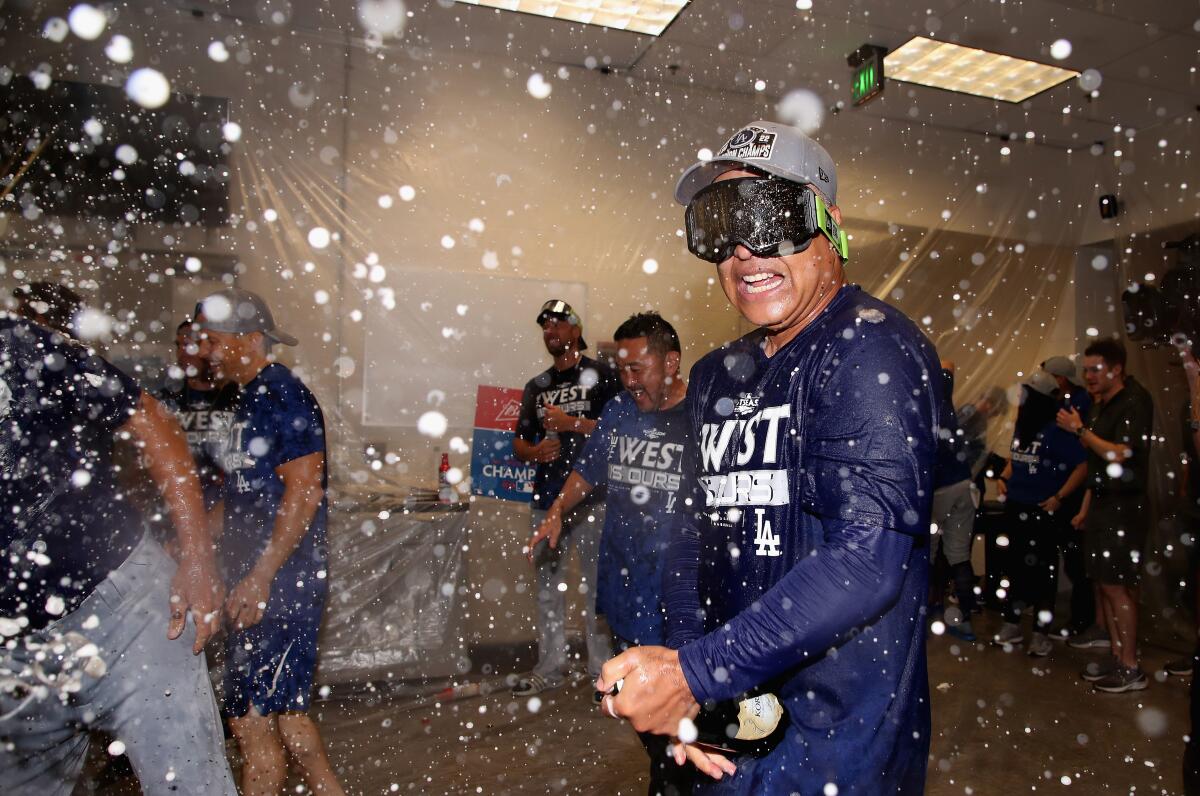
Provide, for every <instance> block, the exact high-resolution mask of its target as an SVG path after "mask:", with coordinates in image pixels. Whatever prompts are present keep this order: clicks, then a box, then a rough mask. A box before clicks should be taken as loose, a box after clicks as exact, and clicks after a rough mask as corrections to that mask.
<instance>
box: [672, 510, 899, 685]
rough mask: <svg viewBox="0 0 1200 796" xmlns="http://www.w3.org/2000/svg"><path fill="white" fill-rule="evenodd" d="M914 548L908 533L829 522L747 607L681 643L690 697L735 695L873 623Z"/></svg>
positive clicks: (892, 596) (889, 601)
mask: <svg viewBox="0 0 1200 796" xmlns="http://www.w3.org/2000/svg"><path fill="white" fill-rule="evenodd" d="M912 546H913V539H912V537H911V536H908V535H905V534H900V533H895V532H893V531H889V530H884V529H882V528H878V527H867V526H863V525H858V524H854V523H849V522H843V521H839V520H830V521H828V522H826V523H825V542H824V543H823V544H822V545H821V546H820V547H819V548H818V549H817V550H816V551H815V553H814V554H813V555H809V556H806V557H805V558H804V559H803V560H802V561H801V562H800V563H798V564H797V565H796V566H794V567H792V569H791V570H790V571H789V572H788V573H787V574H786V575H784V576H783V578H782V579H781V580H780V581H779V582H777V583H776V584H775V585H774V586H772V587H771V588H770V589H768V590H767V591H766V592H765V593H764V594H763V596H762V598H761V599H759V600H758V601H757V602H756V603H755V604H754V605H752V606H751V607H750V609H749V610H746V611H742V612H741V613H740V614H738V615H737V616H735V617H734V618H733V619H732V620H731V621H730V622H728V623H727V624H726V625H724V626H723V627H721V628H719V629H718V630H715V631H714V632H712V633H710V634H708V635H706V636H703V637H701V638H699V639H697V640H695V641H692V642H690V643H688V644H686V645H684V646H683V647H682V648H680V650H679V662H680V664H681V665H682V667H683V673H684V676H685V678H686V679H687V682H688V686H690V687H691V689H692V695H693V696H695V698H696V699H697V701H701V702H703V701H705V700H716V701H723V700H728V699H732V698H734V697H736V696H738V695H739V694H744V693H745V692H746V691H749V690H750V689H752V688H754V687H756V686H758V685H759V684H760V683H763V682H765V681H767V680H769V679H770V678H772V677H774V676H775V675H778V674H780V673H781V672H784V671H786V670H788V669H791V668H793V667H795V666H797V665H798V664H800V663H802V662H803V661H805V660H808V659H815V658H819V657H820V656H822V655H824V654H825V653H826V652H827V651H828V650H829V649H830V648H831V647H833V646H836V645H837V644H838V643H840V642H841V641H843V640H844V639H845V638H846V636H847V635H848V634H849V633H850V632H852V631H853V630H855V629H856V628H860V627H863V626H865V625H869V624H870V623H871V622H873V621H874V620H875V619H877V618H878V617H879V616H881V615H882V614H883V613H884V612H886V611H887V610H888V609H889V608H890V607H891V606H892V605H893V604H894V603H895V602H896V600H897V599H898V597H899V594H900V588H901V586H902V584H903V581H904V576H905V571H906V565H907V562H908V558H909V553H910V551H911V550H912ZM669 610H670V608H669V606H668V611H669Z"/></svg>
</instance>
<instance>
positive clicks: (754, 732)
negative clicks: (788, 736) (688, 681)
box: [694, 693, 788, 757]
mask: <svg viewBox="0 0 1200 796" xmlns="http://www.w3.org/2000/svg"><path fill="white" fill-rule="evenodd" d="M694 723H695V725H696V743H698V744H703V745H705V746H709V747H712V748H714V749H716V750H718V751H721V752H725V753H727V754H731V755H751V756H754V757H761V756H763V755H765V754H767V753H768V752H770V751H771V750H772V749H774V748H775V746H776V745H777V744H778V743H779V741H780V740H781V739H782V738H783V734H784V731H785V730H786V729H787V724H788V720H787V711H786V710H784V708H783V705H782V704H781V703H780V702H779V698H778V697H776V696H775V695H774V694H766V693H765V694H756V695H754V696H749V697H746V698H745V699H742V700H741V701H739V702H734V701H733V700H729V701H727V702H716V703H712V702H706V703H705V704H704V705H702V706H701V708H700V714H699V715H698V716H696V719H695V722H694Z"/></svg>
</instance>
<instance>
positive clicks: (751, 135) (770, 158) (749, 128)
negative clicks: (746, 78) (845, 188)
mask: <svg viewBox="0 0 1200 796" xmlns="http://www.w3.org/2000/svg"><path fill="white" fill-rule="evenodd" d="M738 166H749V167H750V168H754V169H758V170H760V171H765V172H767V173H768V174H774V175H775V176H776V177H782V178H784V179H785V180H791V181H792V182H801V183H805V184H806V185H813V186H815V187H816V188H817V190H818V191H820V192H821V195H822V196H824V197H825V199H826V200H828V201H829V204H831V205H832V204H837V169H836V168H834V165H833V158H831V157H829V153H828V152H826V151H825V147H823V146H821V145H820V144H818V143H817V142H816V141H814V140H812V139H811V138H809V137H808V136H806V135H805V134H804V133H802V132H800V131H799V130H797V129H796V128H795V127H790V126H788V125H786V124H776V123H775V122H751V123H750V124H748V125H746V126H745V127H743V128H742V129H741V130H738V131H737V132H736V133H734V134H733V136H732V137H731V138H730V139H729V140H728V141H726V142H725V146H723V147H721V149H720V150H719V151H718V152H717V154H716V155H714V156H713V158H712V160H702V161H700V162H699V163H696V164H695V165H693V166H692V167H691V168H689V169H688V170H687V171H685V172H684V173H683V176H682V177H680V178H679V182H678V183H677V184H676V185H675V201H677V202H679V204H681V205H686V204H688V203H689V202H691V201H692V197H694V196H695V195H696V194H697V193H699V191H700V189H702V188H705V187H707V186H708V185H710V184H712V181H713V180H715V179H716V178H717V177H719V176H720V175H721V174H724V173H725V172H727V171H729V170H730V169H733V168H737V167H738Z"/></svg>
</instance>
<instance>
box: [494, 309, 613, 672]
mask: <svg viewBox="0 0 1200 796" xmlns="http://www.w3.org/2000/svg"><path fill="white" fill-rule="evenodd" d="M537 325H538V326H540V327H541V330H542V342H543V343H544V344H545V346H546V352H547V353H548V354H550V356H551V357H553V359H554V364H553V365H552V366H551V367H549V368H547V369H546V370H544V371H542V372H541V373H539V374H538V375H536V376H534V377H533V378H532V379H530V380H529V382H528V383H527V384H526V385H525V392H524V395H523V396H522V398H521V416H520V418H519V419H518V420H517V435H516V438H515V439H513V453H514V454H515V455H516V457H517V458H518V459H520V460H521V461H523V462H534V463H535V464H536V466H537V467H536V469H535V470H534V478H533V502H532V506H531V508H530V525H531V527H532V528H533V529H534V530H535V531H536V530H537V529H538V528H539V527H540V526H541V524H542V521H543V520H544V519H545V518H546V511H547V509H549V508H550V504H551V503H553V502H554V498H555V497H556V496H557V495H558V493H559V490H561V489H562V487H563V484H564V483H566V480H567V476H568V475H570V473H571V467H572V466H573V465H574V464H575V460H576V458H577V457H578V456H579V453H580V452H581V451H582V450H583V446H584V443H585V442H586V441H587V437H588V435H589V434H591V433H592V430H593V429H594V428H595V427H596V420H597V419H598V418H599V417H600V411H601V410H602V409H603V408H604V404H605V403H607V402H608V400H609V399H610V398H612V397H613V396H614V395H616V393H617V391H618V390H619V389H620V385H619V384H618V382H617V376H616V374H615V373H613V372H612V369H611V368H609V367H608V366H607V365H603V364H601V363H599V362H597V361H596V360H594V359H591V358H590V357H586V356H584V354H583V352H584V350H585V349H586V348H587V342H586V341H585V340H584V339H583V322H582V321H581V320H580V318H579V315H578V313H576V312H575V310H574V308H572V307H571V305H570V304H568V303H567V302H565V301H562V300H561V299H551V300H549V301H547V302H546V303H545V304H543V305H542V308H541V310H540V311H539V312H538V314H537ZM603 512H604V501H603V499H602V498H601V497H600V496H599V495H594V496H591V497H590V498H589V499H587V500H584V501H582V502H581V503H580V504H579V505H578V506H576V507H575V509H574V511H570V512H567V513H566V515H565V516H564V517H563V528H564V531H563V535H562V544H560V545H558V546H556V547H550V545H549V543H548V542H547V541H545V540H543V541H541V542H539V543H538V544H536V545H534V546H533V547H532V548H531V549H530V550H529V551H528V552H529V555H530V559H531V560H532V561H533V565H534V567H535V569H536V577H537V614H538V662H537V665H536V666H534V668H533V671H532V672H531V673H530V674H529V675H527V676H525V677H522V678H520V679H519V680H517V682H516V684H515V685H514V687H513V694H514V695H515V696H533V695H534V694H538V693H541V692H542V691H545V690H546V689H549V688H557V687H558V686H560V685H562V684H563V682H564V674H565V669H566V668H567V632H566V611H567V600H566V591H567V585H566V568H567V566H566V565H567V556H568V555H569V554H570V552H571V550H572V549H575V550H577V551H578V552H579V569H580V579H581V584H580V585H581V588H580V591H581V592H582V593H583V597H584V612H585V616H584V632H585V633H586V634H587V656H588V664H587V665H588V674H589V675H590V676H592V677H595V676H596V675H597V674H599V672H600V665H601V664H602V663H604V661H605V660H606V659H607V658H608V656H609V655H610V654H611V653H612V647H611V646H610V645H609V643H608V634H607V632H606V631H604V630H603V629H602V628H601V627H600V626H599V624H597V622H596V555H597V548H598V546H599V542H600V528H601V527H602V526H603V525H604V515H603ZM584 587H586V588H584Z"/></svg>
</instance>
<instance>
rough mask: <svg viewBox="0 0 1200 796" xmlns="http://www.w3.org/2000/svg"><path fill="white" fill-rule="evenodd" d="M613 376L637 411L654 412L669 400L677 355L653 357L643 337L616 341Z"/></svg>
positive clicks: (677, 360)
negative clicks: (617, 378) (618, 376)
mask: <svg viewBox="0 0 1200 796" xmlns="http://www.w3.org/2000/svg"><path fill="white" fill-rule="evenodd" d="M617 373H618V374H620V376H621V384H622V386H624V387H625V390H626V391H627V392H628V393H629V395H630V397H632V398H633V402H634V403H635V404H637V408H638V410H639V411H642V412H657V411H659V410H661V409H662V408H663V405H664V404H666V402H667V400H668V399H669V398H670V392H671V385H672V384H674V383H675V380H676V379H678V378H679V353H678V352H676V351H668V352H667V353H665V354H660V353H657V352H655V351H653V350H651V348H650V345H649V341H648V340H647V339H646V338H645V337H633V338H629V339H627V340H618V341H617Z"/></svg>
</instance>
